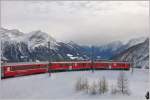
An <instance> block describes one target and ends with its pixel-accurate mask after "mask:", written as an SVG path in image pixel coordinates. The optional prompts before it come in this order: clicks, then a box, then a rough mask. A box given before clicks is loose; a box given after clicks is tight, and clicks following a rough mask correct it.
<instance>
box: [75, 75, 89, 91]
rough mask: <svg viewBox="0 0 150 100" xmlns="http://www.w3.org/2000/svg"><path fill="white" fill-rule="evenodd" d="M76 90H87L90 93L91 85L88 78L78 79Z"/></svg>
mask: <svg viewBox="0 0 150 100" xmlns="http://www.w3.org/2000/svg"><path fill="white" fill-rule="evenodd" d="M75 88H76V91H81V90H86V91H87V92H88V88H89V85H88V80H87V78H81V77H80V78H78V80H77V82H76V85H75Z"/></svg>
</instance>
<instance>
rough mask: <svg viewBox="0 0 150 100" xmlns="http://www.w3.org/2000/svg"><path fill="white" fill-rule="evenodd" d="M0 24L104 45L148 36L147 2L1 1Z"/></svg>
mask: <svg viewBox="0 0 150 100" xmlns="http://www.w3.org/2000/svg"><path fill="white" fill-rule="evenodd" d="M1 11H2V12H1V20H2V22H1V24H2V27H4V28H7V29H19V30H20V31H22V32H26V33H28V32H30V31H34V30H41V31H44V32H46V33H49V34H50V35H51V36H53V37H54V38H55V39H56V40H59V41H70V40H72V41H75V42H77V43H80V44H86V45H89V44H96V45H97V44H98V45H99V44H105V43H108V42H111V41H116V40H122V41H126V40H128V39H130V38H136V37H141V36H148V33H149V31H148V30H149V2H148V1H90V2H89V1H57V2H55V1H2V3H1Z"/></svg>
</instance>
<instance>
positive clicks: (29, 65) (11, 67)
mask: <svg viewBox="0 0 150 100" xmlns="http://www.w3.org/2000/svg"><path fill="white" fill-rule="evenodd" d="M129 68H130V63H128V62H116V61H94V62H93V63H91V61H76V62H74V61H70V62H51V63H50V65H49V63H48V62H22V63H5V64H3V65H2V66H1V77H2V78H7V77H15V76H22V75H31V74H38V73H46V72H48V70H50V71H51V72H60V71H75V70H91V69H94V70H101V69H105V70H106V69H109V70H129Z"/></svg>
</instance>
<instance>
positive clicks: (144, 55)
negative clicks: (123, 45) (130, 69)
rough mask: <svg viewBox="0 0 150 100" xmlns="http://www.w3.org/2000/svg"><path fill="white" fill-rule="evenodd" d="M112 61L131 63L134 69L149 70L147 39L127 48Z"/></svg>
mask: <svg viewBox="0 0 150 100" xmlns="http://www.w3.org/2000/svg"><path fill="white" fill-rule="evenodd" d="M113 59H115V60H121V61H129V62H132V63H133V66H134V67H138V68H149V39H148V38H147V39H146V40H145V41H144V42H142V43H140V44H137V45H134V46H132V47H130V48H128V49H127V50H125V51H123V52H121V53H120V54H118V55H116V56H114V58H113Z"/></svg>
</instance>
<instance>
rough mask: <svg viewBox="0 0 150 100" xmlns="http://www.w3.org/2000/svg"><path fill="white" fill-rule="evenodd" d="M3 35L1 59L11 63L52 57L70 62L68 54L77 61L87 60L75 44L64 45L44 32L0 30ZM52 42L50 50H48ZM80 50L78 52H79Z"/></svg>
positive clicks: (43, 59)
mask: <svg viewBox="0 0 150 100" xmlns="http://www.w3.org/2000/svg"><path fill="white" fill-rule="evenodd" d="M0 32H1V33H0V34H1V46H2V48H1V49H2V53H1V57H2V60H3V58H6V59H8V61H11V62H19V61H29V60H31V61H35V60H40V61H45V60H48V59H49V57H50V56H51V57H52V58H53V59H54V60H67V59H68V60H69V59H70V57H69V56H67V54H71V55H72V56H73V57H76V59H87V56H84V54H82V51H80V50H79V49H78V48H79V47H80V46H78V45H75V43H74V44H73V43H72V44H71V43H62V42H58V41H56V40H55V39H54V38H53V37H51V36H50V35H48V34H47V33H44V32H42V31H39V30H38V31H33V32H30V33H26V34H25V33H22V32H20V31H18V30H7V29H4V28H0ZM48 41H50V49H51V50H49V48H48ZM77 49H78V50H77Z"/></svg>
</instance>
